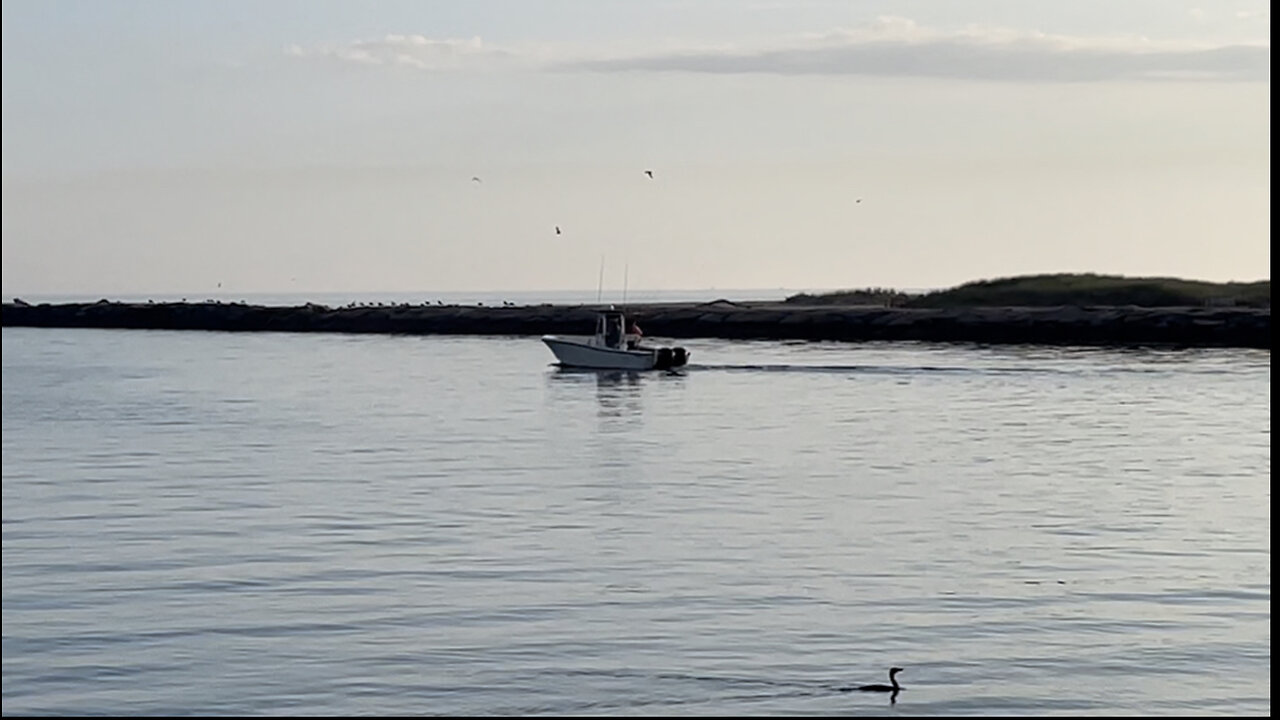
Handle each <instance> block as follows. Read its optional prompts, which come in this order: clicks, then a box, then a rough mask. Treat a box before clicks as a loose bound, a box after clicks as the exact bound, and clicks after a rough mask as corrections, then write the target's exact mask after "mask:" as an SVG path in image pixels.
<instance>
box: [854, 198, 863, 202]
mask: <svg viewBox="0 0 1280 720" xmlns="http://www.w3.org/2000/svg"><path fill="white" fill-rule="evenodd" d="M854 202H862V198H858V199H857V200H854Z"/></svg>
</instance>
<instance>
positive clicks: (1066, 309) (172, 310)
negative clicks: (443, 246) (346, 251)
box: [0, 300, 1271, 350]
mask: <svg viewBox="0 0 1280 720" xmlns="http://www.w3.org/2000/svg"><path fill="white" fill-rule="evenodd" d="M608 305H609V304H608V303H603V304H600V305H596V304H590V305H552V304H541V305H504V306H492V305H442V304H437V305H430V304H425V303H423V304H416V305H413V304H408V303H401V304H381V305H355V306H347V307H339V308H331V307H327V306H323V305H314V304H306V305H301V306H264V305H248V304H241V303H225V302H216V301H215V302H203V303H117V302H109V301H105V300H101V301H98V302H96V303H62V304H40V305H32V304H27V303H23V302H21V301H17V302H13V303H4V304H3V309H2V314H0V318H2V320H3V323H2V324H3V326H4V327H58V328H130V329H149V330H213V331H229V332H273V331H274V332H331V333H383V334H409V335H525V336H540V335H543V334H560V335H584V334H589V333H590V332H591V329H592V326H593V322H594V318H595V312H596V310H597V309H599V308H600V307H607V306H608ZM618 305H619V307H620V308H621V309H624V310H626V311H627V312H628V314H629V315H630V316H631V317H633V318H634V319H636V321H637V322H638V323H639V324H640V325H641V328H642V330H643V331H644V332H645V334H646V335H648V336H651V337H652V336H658V337H671V338H698V337H707V338H726V339H768V340H793V339H794V340H836V341H846V342H859V341H872V340H891V341H892V340H897V341H902V340H911V341H926V342H961V343H986V344H1045V345H1082V346H1152V345H1155V346H1172V347H1242V348H1261V349H1266V350H1270V349H1271V309H1270V307H1265V308H1256V307H1211V306H1188V307H1135V306H1070V305H1064V306H1057V307H960V308H956V307H952V308H896V307H893V308H891V307H880V306H867V305H862V306H848V305H845V306H832V305H825V306H814V305H799V304H795V303H787V302H779V301H765V302H731V301H728V300H716V301H711V302H700V303H690V302H670V303H628V304H626V305H621V304H618Z"/></svg>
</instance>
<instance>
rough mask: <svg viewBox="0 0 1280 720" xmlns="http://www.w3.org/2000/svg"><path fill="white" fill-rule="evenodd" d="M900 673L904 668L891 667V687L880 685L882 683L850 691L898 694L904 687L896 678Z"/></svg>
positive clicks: (862, 686)
mask: <svg viewBox="0 0 1280 720" xmlns="http://www.w3.org/2000/svg"><path fill="white" fill-rule="evenodd" d="M900 672H902V668H900V667H891V668H889V682H890V683H891V684H890V685H882V684H880V683H875V684H874V685H861V686H859V687H855V688H849V689H850V690H858V691H861V692H891V693H896V692H898V691H899V690H901V689H902V686H901V685H899V684H898V678H896V677H894V676H895V675H897V674H898V673H900Z"/></svg>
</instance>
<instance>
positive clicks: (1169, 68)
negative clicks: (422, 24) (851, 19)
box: [561, 17, 1271, 82]
mask: <svg viewBox="0 0 1280 720" xmlns="http://www.w3.org/2000/svg"><path fill="white" fill-rule="evenodd" d="M561 67H562V68H565V69H577V70H590V71H596V72H623V71H663V72H689V73H716V74H740V73H771V74H779V75H862V76H878V77H929V78H949V79H973V80H997V81H1015V82H1016V81H1027V82H1097V81H1106V80H1134V79H1175V78H1179V79H1211V80H1270V78H1271V48H1270V47H1269V46H1261V45H1221V46H1192V45H1187V44H1173V43H1157V42H1154V41H1151V40H1149V39H1147V38H1142V37H1128V38H1080V37H1070V36H1061V35H1049V34H1045V33H1040V32H1032V31H1021V30H1013V29H1009V28H998V27H977V26H973V27H968V28H964V29H962V30H958V31H951V32H944V31H941V30H936V29H930V28H924V27H921V26H919V25H917V24H916V23H915V22H913V21H911V20H909V19H905V18H896V17H885V18H881V19H880V20H879V21H878V22H876V23H874V24H872V25H870V26H867V27H863V28H857V29H851V30H838V31H834V32H830V33H825V34H821V35H807V36H802V37H797V38H792V39H790V40H789V41H786V42H781V43H777V44H775V45H773V46H771V47H757V48H738V49H723V50H718V51H688V52H665V53H655V54H641V55H633V56H630V57H616V58H598V59H586V60H579V61H575V62H570V63H565V64H563V65H562V66H561Z"/></svg>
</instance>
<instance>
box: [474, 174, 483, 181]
mask: <svg viewBox="0 0 1280 720" xmlns="http://www.w3.org/2000/svg"><path fill="white" fill-rule="evenodd" d="M471 182H483V181H482V180H481V179H480V178H478V177H476V176H475V175H472V176H471Z"/></svg>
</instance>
